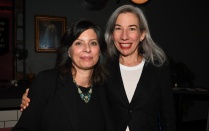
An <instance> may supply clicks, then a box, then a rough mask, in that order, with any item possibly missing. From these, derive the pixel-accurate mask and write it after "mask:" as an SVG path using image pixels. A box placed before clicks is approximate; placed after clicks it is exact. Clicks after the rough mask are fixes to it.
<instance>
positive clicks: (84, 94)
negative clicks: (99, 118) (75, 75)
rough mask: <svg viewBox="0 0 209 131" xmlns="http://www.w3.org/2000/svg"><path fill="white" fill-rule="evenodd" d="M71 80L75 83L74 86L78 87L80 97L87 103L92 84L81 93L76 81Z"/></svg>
mask: <svg viewBox="0 0 209 131" xmlns="http://www.w3.org/2000/svg"><path fill="white" fill-rule="evenodd" d="M73 82H74V83H75V85H76V87H77V88H78V93H79V95H80V97H81V99H82V100H83V101H84V102H85V103H88V102H89V101H90V99H91V94H92V86H91V87H90V89H89V91H88V92H87V93H83V92H82V91H81V89H80V86H79V85H78V84H77V83H76V81H75V80H74V79H73Z"/></svg>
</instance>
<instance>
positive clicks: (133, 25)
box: [115, 24, 138, 27]
mask: <svg viewBox="0 0 209 131" xmlns="http://www.w3.org/2000/svg"><path fill="white" fill-rule="evenodd" d="M115 26H121V25H119V24H115ZM133 26H135V27H138V26H137V25H129V26H128V27H133Z"/></svg>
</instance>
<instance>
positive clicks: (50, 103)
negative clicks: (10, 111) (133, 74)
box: [12, 70, 113, 131]
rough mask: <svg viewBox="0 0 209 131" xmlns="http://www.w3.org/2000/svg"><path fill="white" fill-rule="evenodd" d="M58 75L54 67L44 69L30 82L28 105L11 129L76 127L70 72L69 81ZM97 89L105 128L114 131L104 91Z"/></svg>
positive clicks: (31, 130) (50, 130) (75, 129)
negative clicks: (58, 77)
mask: <svg viewBox="0 0 209 131" xmlns="http://www.w3.org/2000/svg"><path fill="white" fill-rule="evenodd" d="M57 74H58V73H57V70H47V71H43V72H41V73H40V74H39V75H38V77H37V78H36V80H34V81H33V83H32V85H31V87H30V91H29V94H28V96H29V98H30V99H31V102H30V105H29V107H28V108H27V109H26V110H24V112H23V113H22V115H21V117H20V119H19V121H18V123H17V124H16V126H15V127H14V128H13V129H12V131H26V130H27V131H78V130H79V120H78V108H79V107H78V102H77V100H78V97H77V96H76V95H78V91H77V87H76V86H75V84H74V83H73V79H72V76H71V75H70V76H69V78H66V79H68V80H60V79H57ZM96 88H97V87H96ZM97 92H98V93H99V98H100V101H101V103H102V109H103V111H104V116H105V123H106V131H113V130H112V123H111V118H110V110H109V106H108V103H107V98H106V95H105V90H104V88H103V87H98V89H97ZM82 121H83V122H86V121H88V119H86V120H82ZM86 128H87V129H88V127H86Z"/></svg>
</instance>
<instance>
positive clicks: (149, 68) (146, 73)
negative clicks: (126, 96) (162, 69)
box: [131, 62, 155, 103]
mask: <svg viewBox="0 0 209 131" xmlns="http://www.w3.org/2000/svg"><path fill="white" fill-rule="evenodd" d="M154 70H155V68H153V65H152V64H151V63H149V62H145V63H144V67H143V70H142V74H141V77H140V79H139V82H138V84H137V87H136V90H135V92H134V96H133V98H132V100H131V103H134V102H135V101H136V100H137V97H139V96H140V94H141V93H143V90H144V89H145V88H146V87H145V85H147V84H146V83H147V82H151V81H149V79H150V77H151V76H152V73H154V72H155V71H154Z"/></svg>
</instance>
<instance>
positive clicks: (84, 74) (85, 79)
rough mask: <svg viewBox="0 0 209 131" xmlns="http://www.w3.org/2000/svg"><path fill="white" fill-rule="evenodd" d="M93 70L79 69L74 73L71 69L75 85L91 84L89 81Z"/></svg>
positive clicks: (87, 85) (88, 85)
mask: <svg viewBox="0 0 209 131" xmlns="http://www.w3.org/2000/svg"><path fill="white" fill-rule="evenodd" d="M92 73H93V70H91V71H90V70H89V71H79V70H77V72H76V73H75V72H74V71H72V74H73V79H74V81H75V82H76V84H77V85H79V86H82V87H86V88H88V87H90V86H91V85H92V83H91V76H92Z"/></svg>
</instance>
